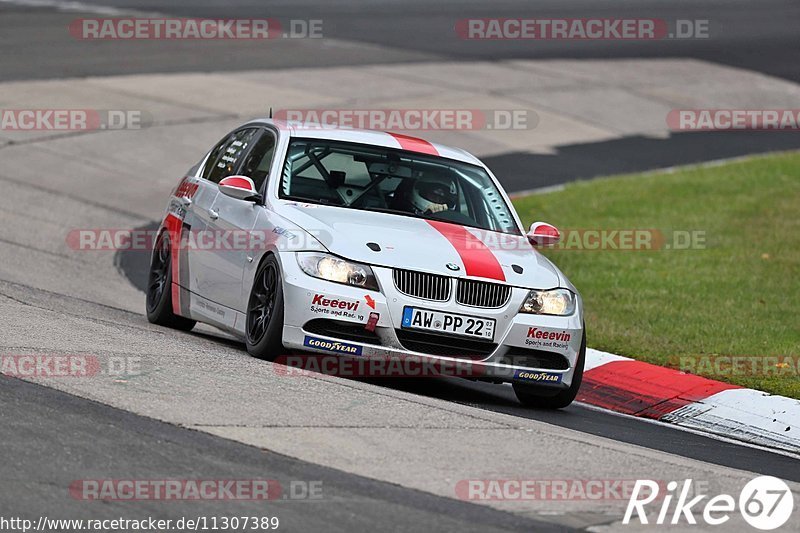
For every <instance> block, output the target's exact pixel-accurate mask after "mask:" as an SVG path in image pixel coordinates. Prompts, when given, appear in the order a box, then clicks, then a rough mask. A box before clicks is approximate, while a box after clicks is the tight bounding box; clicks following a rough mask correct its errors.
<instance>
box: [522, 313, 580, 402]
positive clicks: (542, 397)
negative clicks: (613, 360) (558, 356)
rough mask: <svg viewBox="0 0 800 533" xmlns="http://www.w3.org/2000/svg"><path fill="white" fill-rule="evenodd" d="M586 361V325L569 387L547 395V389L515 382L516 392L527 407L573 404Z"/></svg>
mask: <svg viewBox="0 0 800 533" xmlns="http://www.w3.org/2000/svg"><path fill="white" fill-rule="evenodd" d="M585 362H586V326H585V325H584V327H583V340H581V349H580V351H579V352H578V359H577V361H576V362H575V373H574V374H573V375H572V383H570V386H569V388H567V389H564V390H562V391H559V392H558V393H556V394H554V395H552V394H551V395H547V391H546V389H543V388H542V387H536V386H533V385H529V384H527V383H519V382H514V383H513V384H512V386H513V387H514V394H516V395H517V399H518V400H519V402H520V403H521V404H522V405H524V406H525V407H534V408H540V409H562V408H564V407H566V406H568V405H569V404H571V403H572V402H573V401H574V400H575V397H576V396H577V395H578V389H580V388H581V381H583V367H584V364H585Z"/></svg>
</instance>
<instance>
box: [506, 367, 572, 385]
mask: <svg viewBox="0 0 800 533" xmlns="http://www.w3.org/2000/svg"><path fill="white" fill-rule="evenodd" d="M562 377H564V376H563V374H559V373H556V372H531V371H529V370H517V371H516V372H514V379H518V380H520V381H533V382H536V383H561V378H562Z"/></svg>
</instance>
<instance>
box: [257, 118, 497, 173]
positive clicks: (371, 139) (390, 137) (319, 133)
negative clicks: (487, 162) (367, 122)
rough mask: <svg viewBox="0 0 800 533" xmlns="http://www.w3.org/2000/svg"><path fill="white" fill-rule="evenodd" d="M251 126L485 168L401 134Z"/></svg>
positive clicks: (460, 153)
mask: <svg viewBox="0 0 800 533" xmlns="http://www.w3.org/2000/svg"><path fill="white" fill-rule="evenodd" d="M250 123H251V124H266V125H272V126H274V127H275V128H277V129H278V130H280V131H283V132H287V133H288V134H289V135H290V136H292V137H304V138H311V139H329V140H334V141H343V142H354V143H361V144H368V145H373V146H383V147H386V148H396V149H401V150H409V151H412V152H419V153H425V154H430V155H438V156H440V157H445V158H447V159H454V160H456V161H463V162H465V163H470V164H473V165H479V166H484V165H483V163H481V161H480V160H479V159H478V158H477V157H475V156H474V155H472V154H471V153H469V152H467V151H466V150H462V149H460V148H454V147H452V146H446V145H443V144H439V143H433V142H429V141H426V140H425V139H420V138H418V137H411V136H408V135H403V134H400V133H392V132H385V131H377V130H359V129H351V128H335V127H332V126H319V127H313V126H309V127H298V126H296V125H295V124H292V123H288V122H286V121H284V120H274V119H269V118H263V119H257V120H253V121H251V122H250Z"/></svg>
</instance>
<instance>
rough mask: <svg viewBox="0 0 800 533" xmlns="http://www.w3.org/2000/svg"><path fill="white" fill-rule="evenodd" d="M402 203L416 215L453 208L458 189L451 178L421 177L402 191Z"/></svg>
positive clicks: (456, 199)
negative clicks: (403, 193)
mask: <svg viewBox="0 0 800 533" xmlns="http://www.w3.org/2000/svg"><path fill="white" fill-rule="evenodd" d="M404 192H405V193H406V194H405V198H404V199H403V200H404V202H403V203H404V204H406V206H407V207H408V208H410V209H411V210H412V211H413V212H414V213H416V214H418V215H424V214H432V213H439V212H441V211H445V210H447V209H455V207H456V203H457V201H458V190H457V189H456V184H455V182H454V181H453V180H452V179H447V178H437V177H423V178H419V179H417V180H416V181H415V182H414V185H413V186H412V187H410V188H408V189H406V191H404Z"/></svg>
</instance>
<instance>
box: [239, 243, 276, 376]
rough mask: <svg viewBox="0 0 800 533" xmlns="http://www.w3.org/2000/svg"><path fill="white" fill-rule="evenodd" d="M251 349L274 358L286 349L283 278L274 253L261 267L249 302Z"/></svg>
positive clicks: (261, 356)
mask: <svg viewBox="0 0 800 533" xmlns="http://www.w3.org/2000/svg"><path fill="white" fill-rule="evenodd" d="M245 340H246V344H247V352H248V353H249V354H250V355H252V356H253V357H257V358H258V359H264V360H267V361H274V360H275V358H276V357H278V356H279V355H280V354H282V353H283V351H284V349H283V282H282V279H281V267H280V264H279V263H278V260H277V259H276V258H275V256H274V255H270V256H268V257H267V258H266V259H265V260H264V261H263V262H262V263H261V265H260V266H259V267H258V270H257V271H256V275H255V278H253V287H252V288H251V289H250V298H249V299H248V302H247V320H246V325H245Z"/></svg>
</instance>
